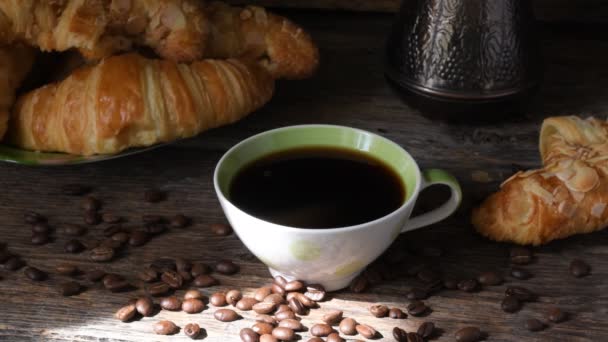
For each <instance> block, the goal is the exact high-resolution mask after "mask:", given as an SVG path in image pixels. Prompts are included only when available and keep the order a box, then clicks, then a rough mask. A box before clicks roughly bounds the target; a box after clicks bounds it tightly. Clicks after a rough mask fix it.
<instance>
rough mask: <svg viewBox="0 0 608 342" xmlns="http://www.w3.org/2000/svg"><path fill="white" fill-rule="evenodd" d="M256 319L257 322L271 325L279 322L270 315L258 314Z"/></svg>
mask: <svg viewBox="0 0 608 342" xmlns="http://www.w3.org/2000/svg"><path fill="white" fill-rule="evenodd" d="M255 320H256V321H257V322H262V323H268V324H271V325H276V324H277V320H276V319H275V318H274V317H272V316H270V315H257V316H255Z"/></svg>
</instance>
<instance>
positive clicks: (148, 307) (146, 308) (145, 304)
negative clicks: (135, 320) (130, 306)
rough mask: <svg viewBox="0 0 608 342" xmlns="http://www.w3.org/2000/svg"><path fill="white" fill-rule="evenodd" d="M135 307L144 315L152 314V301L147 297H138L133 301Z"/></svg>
mask: <svg viewBox="0 0 608 342" xmlns="http://www.w3.org/2000/svg"><path fill="white" fill-rule="evenodd" d="M135 309H137V312H139V313H140V314H141V315H142V316H144V317H149V316H152V314H153V313H154V302H152V299H150V298H149V297H140V298H138V299H137V302H135Z"/></svg>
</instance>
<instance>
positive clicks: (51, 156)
mask: <svg viewBox="0 0 608 342" xmlns="http://www.w3.org/2000/svg"><path fill="white" fill-rule="evenodd" d="M164 145H166V144H160V145H154V146H150V147H144V148H134V149H129V150H126V151H124V152H121V153H118V154H108V155H95V156H78V155H73V154H67V153H45V152H32V151H27V150H22V149H18V148H14V147H10V146H6V145H0V162H7V163H15V164H22V165H39V166H53V165H76V164H87V163H95V162H100V161H104V160H110V159H116V158H121V157H126V156H130V155H133V154H138V153H142V152H146V151H150V150H153V149H155V148H158V147H161V146H164Z"/></svg>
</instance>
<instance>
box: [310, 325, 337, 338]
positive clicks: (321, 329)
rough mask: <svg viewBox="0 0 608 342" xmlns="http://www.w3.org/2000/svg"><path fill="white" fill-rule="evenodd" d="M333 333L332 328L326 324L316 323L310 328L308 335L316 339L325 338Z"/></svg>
mask: <svg viewBox="0 0 608 342" xmlns="http://www.w3.org/2000/svg"><path fill="white" fill-rule="evenodd" d="M332 332H334V328H332V327H331V325H329V324H326V323H317V324H315V325H313V326H312V327H311V328H310V334H311V335H313V336H317V337H325V336H327V335H329V334H331V333H332Z"/></svg>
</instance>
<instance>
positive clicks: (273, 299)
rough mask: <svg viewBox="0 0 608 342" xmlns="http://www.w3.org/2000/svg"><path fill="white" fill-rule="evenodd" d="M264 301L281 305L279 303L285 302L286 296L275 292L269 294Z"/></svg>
mask: <svg viewBox="0 0 608 342" xmlns="http://www.w3.org/2000/svg"><path fill="white" fill-rule="evenodd" d="M263 302H267V303H273V304H276V305H279V304H283V303H285V298H283V296H281V295H280V294H277V293H273V294H269V295H268V296H266V298H264V300H263Z"/></svg>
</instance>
